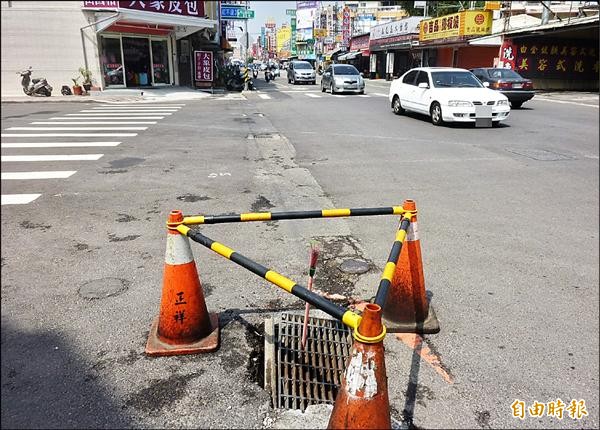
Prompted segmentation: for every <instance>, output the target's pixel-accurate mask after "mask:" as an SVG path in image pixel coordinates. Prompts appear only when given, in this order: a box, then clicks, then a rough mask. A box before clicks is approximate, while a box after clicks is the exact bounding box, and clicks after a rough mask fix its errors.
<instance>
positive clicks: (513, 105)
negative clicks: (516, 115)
mask: <svg viewBox="0 0 600 430" xmlns="http://www.w3.org/2000/svg"><path fill="white" fill-rule="evenodd" d="M521 106H523V102H510V107H512V108H514V109H519V108H520V107H521Z"/></svg>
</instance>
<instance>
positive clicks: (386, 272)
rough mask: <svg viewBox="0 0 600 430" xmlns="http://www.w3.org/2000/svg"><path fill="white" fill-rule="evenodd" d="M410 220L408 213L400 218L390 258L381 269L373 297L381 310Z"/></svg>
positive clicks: (410, 215) (410, 216)
mask: <svg viewBox="0 0 600 430" xmlns="http://www.w3.org/2000/svg"><path fill="white" fill-rule="evenodd" d="M411 218H412V214H411V213H408V212H407V213H406V214H405V215H404V217H403V218H402V221H401V222H400V227H399V228H398V231H397V232H396V240H395V241H394V245H392V250H391V251H390V256H389V257H388V260H387V263H386V264H385V268H384V269H383V274H382V275H381V281H379V287H378V288H377V295H376V296H375V304H376V305H379V306H381V307H382V308H383V306H384V305H385V300H386V298H387V295H388V290H389V289H390V285H391V284H392V278H393V277H394V272H395V271H396V264H398V258H399V257H400V251H402V244H403V243H404V240H405V239H406V231H407V230H408V226H409V225H410V219H411Z"/></svg>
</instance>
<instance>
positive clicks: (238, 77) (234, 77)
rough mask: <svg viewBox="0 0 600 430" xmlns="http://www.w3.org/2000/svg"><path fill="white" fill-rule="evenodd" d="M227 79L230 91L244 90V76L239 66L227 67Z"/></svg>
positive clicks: (226, 83)
mask: <svg viewBox="0 0 600 430" xmlns="http://www.w3.org/2000/svg"><path fill="white" fill-rule="evenodd" d="M226 76H227V77H226V79H225V87H226V88H227V89H228V90H229V91H243V90H244V77H243V76H242V72H241V70H240V68H239V66H233V67H230V68H228V69H227V75H226Z"/></svg>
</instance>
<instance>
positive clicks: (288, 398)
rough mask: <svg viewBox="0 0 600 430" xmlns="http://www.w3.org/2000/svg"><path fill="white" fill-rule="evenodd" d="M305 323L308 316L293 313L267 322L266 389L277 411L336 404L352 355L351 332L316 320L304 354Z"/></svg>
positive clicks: (334, 323) (311, 323)
mask: <svg viewBox="0 0 600 430" xmlns="http://www.w3.org/2000/svg"><path fill="white" fill-rule="evenodd" d="M312 312H313V313H315V314H316V313H319V314H323V313H322V312H320V311H315V310H313V311H312ZM303 322H304V314H292V313H281V314H279V315H278V316H275V317H274V318H273V319H269V320H267V321H266V322H265V332H266V333H265V389H267V391H270V392H271V396H272V398H273V404H274V405H276V407H277V408H282V409H300V410H302V411H304V410H305V409H306V408H307V407H308V406H309V405H314V404H318V403H326V404H333V403H334V402H335V398H336V395H337V390H338V387H339V385H340V384H341V381H342V378H343V372H344V370H345V368H346V362H347V360H348V357H349V355H350V347H351V346H352V334H351V332H350V329H348V328H347V327H346V326H344V325H343V324H342V323H341V322H339V321H336V320H332V319H326V318H318V317H314V316H313V317H310V318H309V322H308V337H307V342H306V349H305V350H304V351H303V350H302V347H301V341H302V325H303Z"/></svg>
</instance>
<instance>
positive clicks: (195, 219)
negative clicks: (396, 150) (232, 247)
mask: <svg viewBox="0 0 600 430" xmlns="http://www.w3.org/2000/svg"><path fill="white" fill-rule="evenodd" d="M405 212H406V211H405V210H404V209H403V208H402V206H389V207H381V208H351V209H323V210H311V211H291V212H249V213H242V214H237V215H214V216H207V215H194V216H189V215H188V216H184V218H183V223H184V224H186V225H193V224H221V223H229V222H248V221H278V220H285V219H308V218H335V217H348V216H370V215H403V214H404V213H405Z"/></svg>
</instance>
